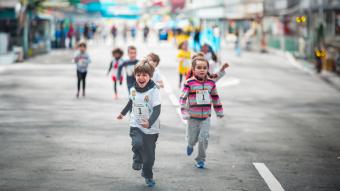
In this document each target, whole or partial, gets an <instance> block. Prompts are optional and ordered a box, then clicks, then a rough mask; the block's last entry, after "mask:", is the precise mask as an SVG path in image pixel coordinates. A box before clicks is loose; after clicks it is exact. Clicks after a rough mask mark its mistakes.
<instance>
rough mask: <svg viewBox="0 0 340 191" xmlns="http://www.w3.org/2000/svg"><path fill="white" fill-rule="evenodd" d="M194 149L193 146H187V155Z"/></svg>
mask: <svg viewBox="0 0 340 191" xmlns="http://www.w3.org/2000/svg"><path fill="white" fill-rule="evenodd" d="M193 151H194V148H193V147H190V146H187V155H188V156H190V155H191V154H192V152H193Z"/></svg>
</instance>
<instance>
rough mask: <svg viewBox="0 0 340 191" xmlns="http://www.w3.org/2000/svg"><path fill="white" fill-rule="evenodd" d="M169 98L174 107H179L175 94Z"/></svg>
mask: <svg viewBox="0 0 340 191" xmlns="http://www.w3.org/2000/svg"><path fill="white" fill-rule="evenodd" d="M169 98H170V100H171V102H172V104H174V106H179V103H178V99H177V97H176V96H175V95H174V94H170V95H169Z"/></svg>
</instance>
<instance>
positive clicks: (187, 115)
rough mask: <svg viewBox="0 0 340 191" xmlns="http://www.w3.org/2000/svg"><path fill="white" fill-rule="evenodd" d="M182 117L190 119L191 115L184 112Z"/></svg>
mask: <svg viewBox="0 0 340 191" xmlns="http://www.w3.org/2000/svg"><path fill="white" fill-rule="evenodd" d="M182 118H183V119H184V120H188V119H190V116H189V114H187V113H186V114H182Z"/></svg>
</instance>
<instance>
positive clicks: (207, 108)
mask: <svg viewBox="0 0 340 191" xmlns="http://www.w3.org/2000/svg"><path fill="white" fill-rule="evenodd" d="M208 70H209V64H208V61H207V60H205V59H204V58H202V57H197V58H195V59H194V60H193V61H192V71H193V76H192V77H191V78H189V79H188V80H186V82H185V84H184V87H183V89H182V93H181V96H180V105H181V112H182V116H183V119H185V120H188V127H187V132H188V146H187V155H188V156H190V155H191V154H192V152H193V150H194V146H195V145H196V143H197V142H198V154H197V157H196V159H195V160H196V164H195V166H196V167H197V168H205V162H206V150H207V148H208V138H209V129H210V117H211V105H213V107H214V110H215V112H216V115H217V117H219V118H222V117H223V108H222V104H221V102H220V98H219V95H218V93H217V89H216V84H215V81H214V80H212V79H210V78H209V76H208Z"/></svg>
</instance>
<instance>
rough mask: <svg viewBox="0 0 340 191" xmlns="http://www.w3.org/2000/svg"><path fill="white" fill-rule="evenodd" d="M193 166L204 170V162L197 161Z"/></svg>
mask: <svg viewBox="0 0 340 191" xmlns="http://www.w3.org/2000/svg"><path fill="white" fill-rule="evenodd" d="M195 166H196V167H197V168H201V169H202V168H205V163H204V161H198V162H197V163H196V164H195Z"/></svg>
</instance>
